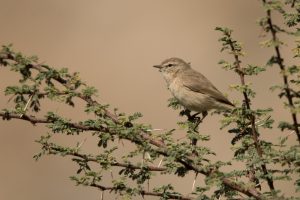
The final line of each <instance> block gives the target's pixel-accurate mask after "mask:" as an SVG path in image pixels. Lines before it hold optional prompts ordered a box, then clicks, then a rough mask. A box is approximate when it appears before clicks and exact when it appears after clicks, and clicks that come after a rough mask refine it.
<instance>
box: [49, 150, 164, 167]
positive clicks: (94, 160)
mask: <svg viewBox="0 0 300 200" xmlns="http://www.w3.org/2000/svg"><path fill="white" fill-rule="evenodd" d="M47 148H48V152H49V154H54V155H55V154H57V153H59V152H60V149H59V148H55V147H47ZM65 155H68V156H74V157H78V158H82V159H84V160H86V161H88V162H95V163H99V160H97V158H95V157H96V156H91V155H85V154H80V153H78V152H66V153H65ZM100 164H101V163H100ZM110 165H111V166H115V167H124V168H130V169H142V167H141V166H137V165H133V164H129V163H120V162H117V161H113V162H112V163H110ZM147 168H148V169H149V170H150V171H158V172H161V171H166V170H167V169H166V168H163V167H155V166H147Z"/></svg>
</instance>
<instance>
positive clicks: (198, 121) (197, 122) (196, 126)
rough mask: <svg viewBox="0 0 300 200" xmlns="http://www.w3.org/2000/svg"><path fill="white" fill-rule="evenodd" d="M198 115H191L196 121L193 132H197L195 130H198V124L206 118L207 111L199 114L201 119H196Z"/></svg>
mask: <svg viewBox="0 0 300 200" xmlns="http://www.w3.org/2000/svg"><path fill="white" fill-rule="evenodd" d="M198 114H199V113H196V114H194V115H192V116H193V117H194V119H196V120H197V121H196V125H195V127H194V131H195V132H198V131H197V128H198V126H199V124H200V123H202V121H203V119H204V118H205V117H206V116H207V114H208V113H207V111H203V112H202V113H201V114H202V118H200V117H196V116H197V115H198Z"/></svg>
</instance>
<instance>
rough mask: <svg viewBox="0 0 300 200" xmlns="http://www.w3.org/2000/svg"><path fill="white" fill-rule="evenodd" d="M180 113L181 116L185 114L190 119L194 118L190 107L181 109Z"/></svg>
mask: <svg viewBox="0 0 300 200" xmlns="http://www.w3.org/2000/svg"><path fill="white" fill-rule="evenodd" d="M179 115H180V116H184V115H185V116H187V118H188V120H189V121H190V120H192V115H191V111H190V110H188V109H184V110H182V111H180V113H179Z"/></svg>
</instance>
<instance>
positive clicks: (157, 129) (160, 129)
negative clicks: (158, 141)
mask: <svg viewBox="0 0 300 200" xmlns="http://www.w3.org/2000/svg"><path fill="white" fill-rule="evenodd" d="M165 130H166V129H162V128H154V129H147V130H146V131H147V132H152V131H165Z"/></svg>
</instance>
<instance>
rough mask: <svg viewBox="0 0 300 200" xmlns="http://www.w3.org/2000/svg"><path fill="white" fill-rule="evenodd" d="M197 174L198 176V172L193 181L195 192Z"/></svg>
mask: <svg viewBox="0 0 300 200" xmlns="http://www.w3.org/2000/svg"><path fill="white" fill-rule="evenodd" d="M197 176H198V173H196V175H195V178H194V181H193V186H192V192H193V191H194V189H195V184H196V179H197Z"/></svg>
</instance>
